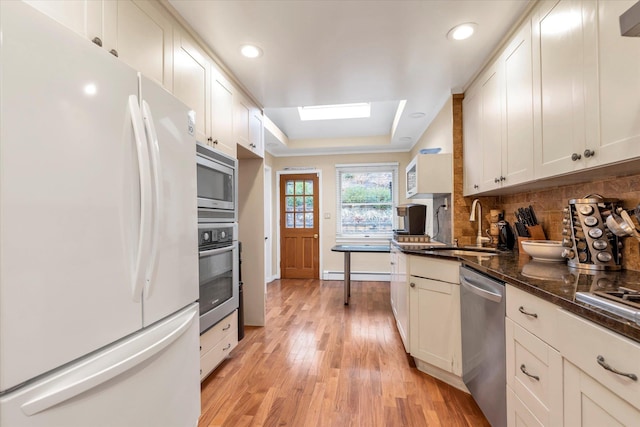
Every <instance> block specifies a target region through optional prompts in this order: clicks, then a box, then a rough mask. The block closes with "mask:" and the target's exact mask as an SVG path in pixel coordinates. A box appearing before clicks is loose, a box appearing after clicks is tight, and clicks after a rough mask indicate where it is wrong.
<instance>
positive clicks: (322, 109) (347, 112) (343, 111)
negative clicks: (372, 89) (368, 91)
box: [298, 102, 371, 120]
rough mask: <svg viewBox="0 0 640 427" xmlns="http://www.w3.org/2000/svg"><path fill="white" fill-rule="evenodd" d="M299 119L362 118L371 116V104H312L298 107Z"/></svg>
mask: <svg viewBox="0 0 640 427" xmlns="http://www.w3.org/2000/svg"><path fill="white" fill-rule="evenodd" d="M298 113H299V114H300V120H334V119H363V118H367V117H371V104H370V103H368V102H361V103H358V104H335V105H313V106H309V107H298Z"/></svg>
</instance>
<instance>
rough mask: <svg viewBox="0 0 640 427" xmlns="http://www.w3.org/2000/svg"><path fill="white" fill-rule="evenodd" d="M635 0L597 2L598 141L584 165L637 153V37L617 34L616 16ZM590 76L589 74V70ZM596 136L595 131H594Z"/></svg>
mask: <svg viewBox="0 0 640 427" xmlns="http://www.w3.org/2000/svg"><path fill="white" fill-rule="evenodd" d="M634 3H636V0H620V1H602V0H601V1H599V2H598V10H597V25H596V28H597V34H596V36H597V46H598V52H597V54H598V58H597V66H598V70H597V75H598V77H599V79H598V83H599V87H598V88H597V91H596V93H595V95H596V96H599V102H598V103H597V105H599V107H600V110H599V124H600V132H599V140H598V141H594V143H593V145H592V146H590V147H587V148H589V149H592V150H594V155H593V156H592V157H590V158H587V159H585V157H584V153H583V159H585V160H586V165H587V166H593V165H594V164H595V165H599V164H607V163H614V162H617V161H620V160H626V159H630V158H633V157H638V156H640V119H639V118H640V96H638V94H640V39H638V38H637V37H622V36H620V24H619V17H620V15H622V13H624V12H625V11H626V10H627V9H629V8H630V7H631V6H632V5H633V4H634ZM591 74H592V75H593V73H591ZM596 135H598V134H596Z"/></svg>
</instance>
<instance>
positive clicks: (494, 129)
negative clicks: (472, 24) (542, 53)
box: [480, 61, 504, 190]
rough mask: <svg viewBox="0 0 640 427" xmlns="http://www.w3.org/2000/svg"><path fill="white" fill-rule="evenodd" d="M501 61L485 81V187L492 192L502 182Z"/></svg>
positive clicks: (482, 133)
mask: <svg viewBox="0 0 640 427" xmlns="http://www.w3.org/2000/svg"><path fill="white" fill-rule="evenodd" d="M501 65H502V64H501V62H500V61H497V62H496V63H495V64H494V65H493V66H492V67H490V68H489V70H488V71H487V72H486V73H485V74H484V76H483V77H482V78H481V80H480V81H481V85H482V89H481V100H480V108H481V117H482V119H481V120H480V137H481V140H482V181H481V182H480V183H481V185H482V188H483V189H485V190H491V189H493V188H496V187H499V186H500V184H501V183H502V170H501V167H502V166H501V164H502V156H501V152H502V82H503V80H504V77H503V74H502V67H501Z"/></svg>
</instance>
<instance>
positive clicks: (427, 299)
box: [409, 256, 465, 389]
mask: <svg viewBox="0 0 640 427" xmlns="http://www.w3.org/2000/svg"><path fill="white" fill-rule="evenodd" d="M459 267H460V263H459V262H456V261H448V260H441V259H436V258H428V257H416V256H412V257H410V260H409V273H410V276H409V335H410V339H409V343H410V350H411V355H412V356H413V357H414V358H415V360H416V365H417V366H418V368H419V369H420V370H422V371H424V372H426V373H428V374H430V375H432V376H434V377H436V378H439V379H441V380H443V381H445V382H447V383H449V384H451V385H453V386H454V387H458V388H461V389H465V387H464V384H463V383H462V379H461V376H462V338H461V329H460V284H459V279H458V274H459V273H458V271H459Z"/></svg>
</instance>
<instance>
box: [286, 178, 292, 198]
mask: <svg viewBox="0 0 640 427" xmlns="http://www.w3.org/2000/svg"><path fill="white" fill-rule="evenodd" d="M284 194H286V195H290V194H293V181H287V185H286V187H285V193H284Z"/></svg>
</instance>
